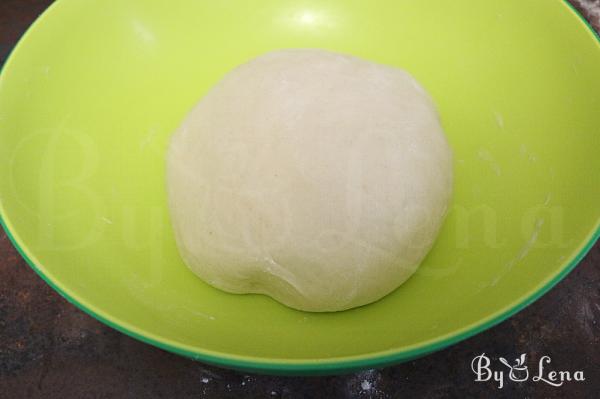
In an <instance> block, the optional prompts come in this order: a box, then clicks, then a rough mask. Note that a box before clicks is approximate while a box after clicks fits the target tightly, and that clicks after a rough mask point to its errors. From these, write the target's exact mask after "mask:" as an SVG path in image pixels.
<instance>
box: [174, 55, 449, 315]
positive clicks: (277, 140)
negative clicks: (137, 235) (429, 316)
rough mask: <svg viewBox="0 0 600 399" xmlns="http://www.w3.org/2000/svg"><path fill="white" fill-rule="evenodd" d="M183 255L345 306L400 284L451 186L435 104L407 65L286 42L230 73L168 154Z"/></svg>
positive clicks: (216, 271)
mask: <svg viewBox="0 0 600 399" xmlns="http://www.w3.org/2000/svg"><path fill="white" fill-rule="evenodd" d="M167 158H168V159H167V186H168V197H169V208H170V213H171V219H172V224H173V227H174V230H175V236H176V240H177V244H178V247H179V250H180V253H181V255H182V257H183V259H184V261H185V263H186V264H187V265H188V266H189V267H190V269H191V270H192V271H193V272H194V273H196V274H197V275H198V276H200V277H201V278H202V279H203V280H204V281H206V282H208V283H209V284H211V285H213V286H214V287H217V288H220V289H222V290H224V291H228V292H233V293H262V294H266V295H269V296H271V297H273V298H275V299H276V300H278V301H280V302H282V303H283V304H285V305H288V306H290V307H292V308H296V309H301V310H307V311H317V312H321V311H337V310H344V309H349V308H353V307H356V306H360V305H364V304H367V303H370V302H373V301H376V300H378V299H380V298H381V297H383V296H384V295H386V294H388V293H390V292H391V291H393V290H394V289H395V288H397V287H398V286H399V285H400V284H402V283H403V282H404V281H405V280H406V279H407V278H408V277H409V276H410V275H411V274H413V272H414V271H415V270H416V268H417V266H418V265H419V263H420V262H421V260H422V259H423V258H424V256H425V255H426V254H427V252H428V251H429V249H430V248H431V246H432V244H433V242H434V240H435V238H436V236H437V234H438V230H439V229H440V226H441V224H442V221H443V218H444V214H445V211H446V208H447V206H448V203H449V201H450V197H451V192H452V152H451V150H450V148H449V146H448V143H447V141H446V138H445V137H444V134H443V131H442V128H441V126H440V122H439V118H438V115H437V112H436V110H435V107H434V104H433V103H432V101H431V100H430V98H429V96H428V95H427V94H426V93H425V91H424V90H423V89H422V88H421V86H420V85H419V84H418V83H417V82H416V81H415V80H414V79H413V78H412V77H411V76H410V75H409V74H408V73H407V72H404V71H403V70H400V69H397V68H393V67H389V66H384V65H379V64H375V63H373V62H369V61H365V60H362V59H359V58H356V57H352V56H347V55H342V54H337V53H331V52H327V51H322V50H283V51H276V52H272V53H268V54H266V55H263V56H260V57H258V58H256V59H254V60H252V61H250V62H248V63H247V64H244V65H242V66H240V67H238V68H236V69H234V70H233V71H231V72H230V73H229V74H227V75H226V76H225V77H224V78H223V79H222V80H221V81H220V82H219V83H218V84H217V85H216V86H215V87H214V88H213V89H212V90H211V91H210V92H209V93H208V94H207V95H206V96H205V97H204V98H203V99H202V100H201V101H200V103H199V104H198V105H197V106H196V107H195V108H194V109H193V110H192V111H191V113H190V114H189V115H188V116H187V117H186V119H185V120H184V122H183V124H182V125H181V127H180V128H179V129H178V131H177V132H176V133H175V134H174V135H173V137H172V138H171V142H170V147H169V151H168V156H167Z"/></svg>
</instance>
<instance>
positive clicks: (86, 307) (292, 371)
mask: <svg viewBox="0 0 600 399" xmlns="http://www.w3.org/2000/svg"><path fill="white" fill-rule="evenodd" d="M66 2H67V1H66V0H56V1H55V2H54V3H52V4H51V5H50V6H49V7H48V8H47V9H46V10H45V11H44V12H43V13H42V14H41V15H40V16H38V18H37V19H36V20H35V21H34V22H33V24H32V25H31V26H30V27H29V28H28V29H27V30H26V31H25V33H24V34H23V35H22V37H21V38H20V39H19V41H18V43H17V44H16V45H15V46H14V47H13V48H12V50H11V51H10V52H9V55H8V56H7V58H6V61H5V63H4V65H1V66H0V84H1V82H2V80H3V78H4V73H2V72H4V71H5V70H6V69H8V68H9V67H10V65H11V64H12V62H13V60H14V59H15V58H16V57H17V54H18V53H19V51H20V49H21V48H22V47H23V43H24V42H25V41H26V40H27V39H28V38H29V36H30V35H31V34H32V32H34V31H35V30H36V28H37V27H38V26H39V25H40V24H42V23H43V21H44V20H45V19H46V18H49V17H51V15H52V14H54V13H55V12H56V10H57V9H58V8H59V7H62V5H63V4H64V3H66ZM561 3H562V4H563V5H564V6H565V7H566V11H567V12H571V13H573V14H574V15H575V16H576V17H578V19H579V22H580V23H582V24H583V25H584V26H585V27H587V29H588V30H589V31H590V32H591V33H592V36H593V37H595V39H596V40H597V42H598V43H597V44H598V45H599V46H600V33H598V32H596V30H595V29H594V28H593V27H592V26H591V24H590V23H589V21H588V20H587V19H586V18H584V17H583V15H581V13H580V12H579V11H578V10H577V9H576V8H575V6H573V5H572V4H571V3H570V2H569V1H568V0H562V2H561ZM599 49H600V47H599ZM0 225H1V226H2V228H3V229H4V231H5V233H6V236H7V237H8V238H9V240H10V242H11V243H12V244H13V246H14V247H15V248H16V249H17V251H18V253H19V254H20V255H21V257H22V258H23V259H24V260H25V261H26V263H27V264H28V265H29V266H30V267H31V268H32V269H33V270H34V271H35V272H36V273H37V274H38V275H39V276H40V277H41V278H42V280H44V281H45V282H46V283H47V284H48V285H49V286H50V287H52V289H54V290H55V291H56V292H58V293H59V294H60V295H61V296H62V297H64V298H65V299H66V300H67V301H68V302H70V303H72V304H73V305H75V306H76V307H77V308H79V309H80V310H82V311H84V312H85V313H87V314H88V315H90V316H92V317H94V318H95V319H97V320H99V321H100V322H102V323H104V324H106V325H108V326H109V327H111V328H114V329H115V330H117V331H120V332H122V333H124V334H126V335H128V336H130V337H132V338H134V339H137V340H139V341H142V342H144V343H147V344H150V345H153V346H155V347H158V348H160V349H164V350H166V351H169V352H172V353H175V354H178V355H182V356H184V357H188V358H191V359H193V360H199V361H203V362H206V363H209V364H212V365H216V366H220V367H226V368H233V369H238V370H239V369H241V370H247V371H252V372H258V373H268V374H289V375H315V374H321V375H322V374H335V373H341V372H350V371H354V370H360V369H367V368H376V367H383V366H387V365H391V364H396V363H401V362H405V361H408V360H411V359H415V358H418V357H421V356H425V355H427V354H429V353H432V352H435V351H438V350H441V349H444V348H446V347H448V346H451V345H454V344H456V343H458V342H460V341H463V340H465V339H467V338H469V337H472V336H474V335H476V334H478V333H480V332H483V331H485V330H487V329H489V328H491V327H493V326H495V325H497V324H499V323H501V322H502V321H504V320H506V319H508V318H509V317H511V316H513V315H514V314H516V313H518V312H519V311H521V310H522V309H524V308H525V307H527V306H529V305H530V304H532V303H533V302H535V301H536V300H537V299H539V298H540V297H541V296H542V295H544V294H545V293H547V292H548V291H549V290H550V289H551V288H552V287H554V286H555V285H556V284H557V283H559V282H560V281H561V280H562V279H564V278H565V277H566V276H567V275H568V274H569V273H570V272H571V271H572V270H573V269H574V268H575V266H577V264H578V263H579V262H580V261H581V260H582V259H583V258H584V257H585V255H586V254H587V253H588V252H589V251H590V249H591V248H592V247H593V246H594V244H595V243H596V241H598V239H599V238H600V218H599V219H598V220H596V223H595V227H593V228H592V230H591V232H590V233H588V236H587V238H586V239H585V240H582V243H581V244H580V246H579V247H578V248H577V249H575V250H574V251H573V253H572V255H571V256H570V259H569V260H567V259H565V262H564V264H563V266H562V268H561V269H560V270H559V271H558V272H557V273H556V274H555V275H553V276H549V277H548V278H547V279H546V280H545V281H543V282H541V283H540V285H541V286H540V287H539V288H538V289H537V290H533V291H532V292H529V293H528V294H526V295H524V296H522V297H520V298H517V299H516V300H514V301H512V303H510V304H509V305H506V306H505V307H504V308H503V309H500V310H498V311H496V312H495V313H492V314H490V315H489V316H488V317H486V318H483V319H480V320H478V321H477V322H473V323H471V324H469V325H467V326H463V327H462V328H460V329H458V330H456V331H454V332H452V333H448V334H446V335H442V336H439V337H437V338H434V339H431V340H428V341H425V342H422V343H419V344H415V345H412V346H408V347H404V348H402V349H389V350H386V351H379V352H373V353H368V354H361V355H353V356H341V357H334V358H328V359H319V358H315V359H285V358H262V357H257V356H241V355H231V354H227V353H223V352H217V351H211V350H207V349H199V348H196V347H193V346H191V345H185V344H181V343H178V342H175V341H173V340H171V339H169V338H167V337H162V336H158V335H155V334H153V333H151V332H148V331H145V330H142V329H139V328H137V327H136V326H134V325H131V324H129V323H128V322H127V321H125V320H121V319H118V318H116V317H112V316H111V315H110V314H107V313H106V312H103V311H102V310H100V309H98V308H97V307H96V306H94V305H93V304H91V303H88V302H87V301H85V300H83V299H81V298H79V297H78V295H75V294H74V293H73V292H71V290H69V289H68V288H67V287H65V286H63V285H62V284H61V283H60V282H59V281H58V280H57V279H55V278H54V277H53V276H52V274H51V273H50V272H49V271H47V270H46V269H45V268H44V266H43V265H42V264H41V263H40V262H39V261H38V260H37V259H36V258H35V256H34V255H33V254H32V253H30V252H29V249H28V248H27V246H26V245H25V243H24V242H23V240H22V239H20V237H19V236H18V234H17V233H16V230H15V229H14V228H13V227H12V226H11V225H12V224H11V222H10V220H9V219H8V216H7V214H6V211H5V209H4V206H3V203H2V200H1V198H0Z"/></svg>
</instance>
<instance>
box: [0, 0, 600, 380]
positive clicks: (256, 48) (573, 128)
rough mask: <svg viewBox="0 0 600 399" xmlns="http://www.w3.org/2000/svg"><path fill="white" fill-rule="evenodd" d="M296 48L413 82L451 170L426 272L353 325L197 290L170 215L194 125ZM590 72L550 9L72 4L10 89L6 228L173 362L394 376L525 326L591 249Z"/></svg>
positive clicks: (186, 0)
mask: <svg viewBox="0 0 600 399" xmlns="http://www.w3.org/2000/svg"><path fill="white" fill-rule="evenodd" d="M295 47H318V48H324V49H330V50H334V51H339V52H345V53H350V54H353V55H356V56H359V57H364V58H366V59H370V60H374V61H377V62H380V63H385V64H390V65H395V66H399V67H402V68H405V69H407V70H408V71H410V72H411V73H412V74H413V75H414V76H415V77H416V78H417V79H418V80H419V81H420V82H421V83H422V84H423V85H424V86H425V87H426V88H427V89H428V91H429V92H430V93H431V95H432V96H433V98H434V100H435V102H436V103H437V106H438V108H439V111H440V113H441V117H442V120H443V125H444V127H445V130H446V132H447V136H448V139H449V141H450V143H451V146H452V147H453V149H454V152H455V166H454V167H455V180H456V181H455V193H454V199H453V204H452V207H451V209H450V212H449V215H448V217H447V220H446V223H445V225H444V228H443V231H442V233H441V235H440V237H439V239H438V241H437V243H436V245H435V247H434V249H433V250H432V251H431V253H430V254H429V256H428V257H427V258H426V260H425V262H424V263H423V264H422V266H421V267H420V269H419V271H418V272H417V273H416V275H414V277H412V278H411V279H410V280H409V281H408V282H407V283H406V284H404V285H403V286H402V287H401V288H400V289H398V290H396V291H395V292H394V293H392V294H391V295H389V296H387V297H386V298H384V299H383V300H381V301H379V302H377V303H375V304H372V305H369V306H364V307H361V308H358V309H354V310H350V311H345V312H341V313H333V314H313V313H304V312H300V311H294V310H291V309H288V308H286V307H284V306H282V305H280V304H278V303H277V302H275V301H273V300H271V299H269V298H267V297H265V296H260V295H241V296H240V295H230V294H226V293H223V292H221V291H219V290H216V289H214V288H211V287H210V286H208V285H206V284H204V283H203V282H202V281H201V280H199V279H198V278H196V277H195V276H194V275H193V274H192V273H191V272H190V271H188V269H187V268H186V267H185V266H184V264H183V263H182V261H181V259H180V257H179V255H178V253H177V250H176V247H175V242H174V238H173V234H172V232H171V228H170V224H169V219H168V214H167V209H166V196H165V187H164V185H165V184H164V183H165V182H164V177H165V176H164V175H165V173H164V172H165V162H164V157H165V149H166V147H165V146H166V143H167V139H168V137H169V135H170V134H171V132H172V131H173V130H174V129H175V128H176V127H177V125H178V123H179V122H180V121H181V119H182V118H183V117H184V116H185V114H186V113H187V112H188V111H189V109H190V108H191V107H192V106H193V105H194V104H195V102H196V101H198V100H199V99H200V98H201V97H202V95H203V94H204V93H205V92H206V91H207V90H208V89H209V88H210V87H211V86H212V85H213V84H214V83H215V82H217V81H218V80H219V78H220V77H221V76H223V75H224V74H225V73H226V72H227V71H229V70H230V69H231V68H233V67H235V66H236V65H238V64H240V63H243V62H245V61H247V60H248V59H250V58H252V57H254V56H257V55H259V54H261V53H264V52H267V51H270V50H274V49H279V48H295ZM599 70H600V46H599V44H598V42H597V41H595V40H594V37H593V34H592V33H591V32H590V30H589V29H587V27H586V26H585V24H584V23H583V22H582V21H581V20H580V19H579V18H578V16H577V15H576V14H575V13H574V12H573V11H572V10H571V9H570V8H569V7H568V5H567V4H566V3H563V2H558V1H557V2H547V1H542V0H538V1H527V2H523V1H521V0H505V1H502V2H473V1H470V0H455V1H453V2H448V1H444V0H435V1H427V2H416V1H395V0H394V1H392V0H390V1H378V2H375V3H373V2H362V1H352V2H349V1H342V0H334V1H329V2H322V1H317V0H303V1H280V0H260V1H255V2H235V3H232V2H229V1H218V2H217V1H215V2H212V1H211V2H208V1H206V2H204V1H203V2H199V1H194V0H181V1H178V2H175V3H171V2H164V1H161V0H131V1H127V2H110V4H106V2H103V1H100V0H96V1H88V2H80V1H77V0H61V1H59V2H58V3H57V4H55V5H54V6H53V7H52V8H51V9H50V10H49V11H48V12H47V13H46V14H45V16H44V17H43V18H42V19H41V20H40V21H38V22H37V23H36V24H35V25H34V27H33V28H32V29H31V30H30V31H29V32H28V34H27V35H26V37H25V39H24V40H23V41H22V42H21V43H20V45H19V46H18V48H17V49H16V50H15V52H14V54H13V56H12V57H11V59H10V61H9V62H8V63H7V65H6V67H5V70H4V72H3V75H2V78H1V81H0V163H1V167H0V198H1V212H2V217H3V218H4V223H5V225H6V226H7V228H8V230H10V232H11V235H12V237H13V239H14V240H15V241H16V243H17V244H18V246H19V247H20V249H21V251H22V252H23V253H24V255H25V256H26V257H27V258H28V259H29V260H30V262H31V263H33V264H34V265H36V267H37V268H38V270H39V271H40V272H41V273H42V274H43V275H45V277H46V279H47V280H48V281H49V282H50V283H51V284H53V285H54V286H55V287H56V288H57V289H59V291H61V292H62V293H63V294H64V295H66V296H67V297H69V298H70V299H71V300H73V301H75V302H77V303H79V304H80V305H81V306H83V307H84V308H86V309H87V310H88V311H90V312H92V313H94V314H96V315H97V316H99V317H100V318H102V319H104V320H105V321H108V322H109V323H111V324H113V325H115V326H117V327H119V328H121V329H124V330H127V331H128V332H129V333H131V334H134V335H136V336H138V337H142V338H143V339H146V340H150V341H152V342H154V343H157V344H159V345H162V346H164V347H167V348H169V349H171V350H175V351H179V352H181V353H186V354H189V355H191V356H197V357H200V358H204V359H208V360H211V361H215V362H218V363H224V364H229V365H243V364H245V365H246V366H247V365H248V364H250V365H253V366H252V367H254V368H258V369H261V368H263V369H266V368H273V369H285V368H286V367H289V368H293V367H296V366H298V367H307V368H311V367H312V368H315V369H318V368H320V367H321V368H322V367H333V368H344V367H346V366H348V365H349V364H351V363H352V362H354V363H352V364H354V365H356V364H362V365H374V364H378V362H379V363H380V362H383V361H384V359H388V360H389V359H394V360H400V359H403V358H408V357H410V356H414V355H415V354H419V353H424V352H426V351H428V350H432V349H435V348H437V347H439V346H443V345H445V344H447V343H450V342H452V341H453V340H455V339H457V338H458V337H461V336H465V334H469V333H472V332H474V331H477V330H479V329H481V328H483V327H485V326H486V325H489V324H490V323H492V322H493V321H494V320H498V318H499V317H501V316H502V315H505V314H507V312H510V311H511V310H515V309H517V308H518V307H519V306H521V305H522V304H523V303H524V302H526V301H527V300H529V299H531V298H532V296H535V295H536V294H539V293H540V292H542V291H543V289H544V287H548V286H549V285H551V283H552V282H553V281H556V279H557V276H559V275H561V273H564V272H565V270H566V269H567V268H568V266H569V265H570V264H571V263H573V261H574V259H575V258H576V257H577V256H578V254H581V253H582V251H583V250H584V248H585V246H586V245H589V242H590V241H591V240H592V238H593V236H594V234H596V232H597V229H598V224H599V208H598V203H599V199H600V184H599V183H600V181H599V177H598V176H599V174H598V172H599V171H600V157H598V154H597V151H598V144H599V141H598V140H599V137H600V124H599V118H598V116H599V112H598V110H599V109H600V77H599V75H598V71H599ZM211 356H212V357H211ZM386 356H387V357H386ZM244 362H249V363H244ZM316 362H319V365H316V364H315V363H316ZM356 362H358V363H356ZM361 362H362V363H361Z"/></svg>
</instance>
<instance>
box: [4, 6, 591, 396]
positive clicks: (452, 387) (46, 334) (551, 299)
mask: <svg viewBox="0 0 600 399" xmlns="http://www.w3.org/2000/svg"><path fill="white" fill-rule="evenodd" d="M572 2H573V3H574V4H576V6H577V7H578V8H579V9H580V10H582V12H583V13H584V14H585V15H586V16H587V17H588V19H589V20H590V21H591V22H592V24H593V25H594V26H595V28H596V29H597V30H599V31H600V0H572ZM49 3H51V0H1V1H0V65H1V64H2V62H3V61H4V60H5V58H6V56H7V54H8V52H9V51H10V49H11V48H12V47H13V46H14V44H15V43H16V41H17V40H18V38H19V37H20V35H21V34H22V33H23V32H24V30H25V29H26V28H27V27H28V26H29V24H30V23H31V22H33V20H34V19H35V18H36V17H37V16H38V15H39V14H40V13H41V12H42V11H43V9H44V8H46V7H47V6H48V4H49ZM599 78H600V71H599ZM599 322H600V243H596V245H595V246H594V248H593V249H592V250H591V251H590V253H589V254H588V255H587V256H586V258H585V259H584V260H583V261H582V262H581V263H580V264H579V266H578V267H577V268H576V269H575V270H574V271H573V272H572V273H571V274H570V275H569V276H568V277H567V278H566V279H565V280H564V281H562V282H561V283H559V284H558V285H557V286H556V287H555V288H554V289H553V290H552V291H550V292H549V293H548V294H546V295H545V296H544V297H543V298H542V299H540V300H539V301H537V302H536V303H534V304H533V305H531V306H529V307H528V308H526V309H525V310H524V311H522V312H520V313H519V314H517V315H516V316H514V317H512V318H510V319H508V320H507V321H505V322H503V323H501V324H500V325H498V326H496V327H494V328H492V329H490V330H488V331H486V332H484V333H481V334H479V335H477V336H475V337H473V338H470V339H468V340H466V341H463V342H461V343H459V344H457V345H455V346H452V347H450V348H448V349H446V350H442V351H440V352H437V353H435V354H433V355H430V356H427V357H425V358H421V359H418V360H415V361H412V362H409V363H405V364H401V365H398V366H395V367H388V368H385V369H381V370H370V371H365V372H361V373H356V374H349V375H343V376H333V377H272V376H259V375H250V374H244V373H238V372H235V371H229V370H224V369H219V368H216V367H211V366H207V365H204V364H202V363H198V362H193V361H191V360H187V359H185V358H182V357H179V356H176V355H172V354H170V353H167V352H164V351H162V350H160V349H157V348H154V347H152V346H149V345H146V344H143V343H140V342H138V341H136V340H133V339H131V338H129V337H127V336H125V335H123V334H121V333H119V332H117V331H115V330H113V329H111V328H109V327H107V326H105V325H103V324H102V323H100V322H98V321H96V320H95V319H93V318H91V317H89V316H87V315H86V314H84V313H83V312H81V311H80V310H78V309H77V308H75V307H74V306H73V305H71V304H69V303H68V302H67V301H65V300H64V299H63V298H62V297H61V296H59V295H58V294H57V293H56V292H54V291H53V290H52V289H51V288H50V287H49V286H47V285H46V284H45V283H44V282H43V281H42V280H41V279H40V278H39V277H37V275H36V274H35V273H34V272H33V271H32V270H31V269H30V268H29V267H28V266H27V265H26V263H25V261H24V260H23V259H22V258H21V257H20V256H19V255H18V253H17V251H16V250H15V249H14V248H13V246H12V245H11V244H10V242H9V240H8V238H7V237H6V235H5V234H4V232H3V231H1V230H0V399H3V398H7V399H8V398H10V399H13V398H136V399H137V398H241V397H249V398H321V397H322V398H399V397H410V398H413V397H416V398H446V397H457V398H458V397H460V398H462V397H507V398H513V397H519V398H542V397H543V398H598V397H599V394H598V392H600V329H599V326H598V323H599ZM483 352H485V353H486V354H488V355H489V356H491V357H492V358H495V357H497V356H506V357H508V358H509V359H510V360H511V363H512V359H514V358H515V357H517V356H518V355H519V354H521V353H526V354H527V356H528V360H527V362H528V365H529V366H530V367H533V371H532V372H535V371H537V364H538V362H539V359H540V358H541V357H542V356H544V355H548V356H550V357H551V358H552V363H551V364H550V365H548V366H547V367H550V368H553V369H555V370H570V371H571V372H574V371H575V370H583V371H584V376H585V382H567V383H565V385H563V386H562V387H558V388H557V387H553V386H551V385H548V384H546V383H543V382H537V383H536V382H532V381H528V382H525V383H515V382H510V381H509V382H507V383H506V386H505V387H504V388H503V389H501V390H499V389H497V388H496V386H497V385H496V384H495V383H492V382H474V374H473V373H472V371H471V360H472V359H473V357H474V356H477V355H479V354H481V353H483ZM499 369H500V368H498V370H499Z"/></svg>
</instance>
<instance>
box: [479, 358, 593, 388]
mask: <svg viewBox="0 0 600 399" xmlns="http://www.w3.org/2000/svg"><path fill="white" fill-rule="evenodd" d="M498 361H499V363H500V364H495V365H494V366H499V367H498V369H495V368H494V367H492V361H491V359H490V358H489V357H488V356H486V354H485V353H482V354H481V355H479V356H475V358H473V361H472V362H471V370H473V373H475V381H476V382H483V381H490V380H493V381H495V382H497V383H498V388H499V389H502V388H503V387H504V385H505V382H506V381H507V380H508V381H513V382H524V381H529V378H530V374H529V368H528V367H527V356H526V355H525V353H523V354H522V355H521V356H519V357H518V358H516V359H515V361H514V363H513V364H511V363H509V362H508V361H507V360H506V359H505V358H503V357H500V358H498ZM551 362H552V359H550V356H542V357H541V358H540V360H539V362H538V364H537V370H533V369H532V370H531V371H532V373H531V377H532V378H531V381H533V382H541V383H546V384H548V385H552V386H555V387H560V386H562V385H563V384H564V383H565V382H571V381H575V382H581V381H585V377H584V375H583V371H581V370H577V371H566V370H560V371H557V370H552V368H551V367H550V363H551Z"/></svg>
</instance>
